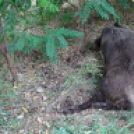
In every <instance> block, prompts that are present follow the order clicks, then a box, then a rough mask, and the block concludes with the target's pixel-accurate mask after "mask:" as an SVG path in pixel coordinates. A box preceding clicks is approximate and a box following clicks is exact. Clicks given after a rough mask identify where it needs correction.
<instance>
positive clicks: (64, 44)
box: [57, 35, 68, 48]
mask: <svg viewBox="0 0 134 134" xmlns="http://www.w3.org/2000/svg"><path fill="white" fill-rule="evenodd" d="M57 39H58V40H59V41H60V47H61V48H65V47H67V46H68V44H67V41H66V40H65V38H64V36H62V35H60V36H57Z"/></svg>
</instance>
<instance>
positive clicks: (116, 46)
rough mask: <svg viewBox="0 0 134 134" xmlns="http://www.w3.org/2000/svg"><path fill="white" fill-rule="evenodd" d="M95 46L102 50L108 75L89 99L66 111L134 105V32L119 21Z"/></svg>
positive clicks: (133, 106) (121, 107)
mask: <svg viewBox="0 0 134 134" xmlns="http://www.w3.org/2000/svg"><path fill="white" fill-rule="evenodd" d="M95 45H96V46H97V47H99V48H100V49H101V50H102V54H103V58H104V61H105V66H106V75H105V77H104V79H103V80H102V82H101V85H100V89H99V90H98V91H96V92H95V93H94V95H93V97H92V98H90V99H89V100H88V101H87V102H85V103H83V104H81V105H77V106H72V107H70V108H68V109H65V110H63V113H64V114H69V113H74V112H79V111H81V110H84V109H87V108H90V107H94V108H102V109H124V110H128V109H133V108H134V32H132V31H131V30H130V29H125V28H123V27H122V26H121V25H119V24H118V22H116V23H115V24H114V25H107V26H106V27H105V28H104V29H103V30H102V33H101V35H100V37H99V38H98V39H96V40H95Z"/></svg>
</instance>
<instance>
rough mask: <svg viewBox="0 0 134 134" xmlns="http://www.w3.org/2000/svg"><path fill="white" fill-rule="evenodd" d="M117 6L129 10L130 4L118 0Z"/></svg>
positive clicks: (126, 0)
mask: <svg viewBox="0 0 134 134" xmlns="http://www.w3.org/2000/svg"><path fill="white" fill-rule="evenodd" d="M119 6H123V7H124V9H128V8H130V4H129V2H128V0H119Z"/></svg>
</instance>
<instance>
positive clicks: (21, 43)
mask: <svg viewBox="0 0 134 134" xmlns="http://www.w3.org/2000/svg"><path fill="white" fill-rule="evenodd" d="M24 46H25V40H24V39H19V40H18V42H17V44H16V46H15V49H16V50H17V49H18V50H19V51H21V50H22V49H23V48H24Z"/></svg>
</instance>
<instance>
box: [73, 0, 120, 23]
mask: <svg viewBox="0 0 134 134" xmlns="http://www.w3.org/2000/svg"><path fill="white" fill-rule="evenodd" d="M92 10H95V11H96V12H97V13H98V14H99V15H100V16H101V17H102V18H106V19H109V14H112V15H113V17H114V18H116V19H118V21H120V18H119V16H118V15H117V13H116V12H115V10H114V8H113V7H112V6H111V5H110V4H109V3H107V2H106V0H88V1H87V3H86V4H85V6H84V7H83V8H82V9H81V10H80V11H78V12H77V13H76V14H75V16H77V15H79V16H80V18H81V20H82V24H84V23H85V22H86V21H87V19H88V18H89V15H90V14H91V12H92ZM108 13H109V14H108Z"/></svg>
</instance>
